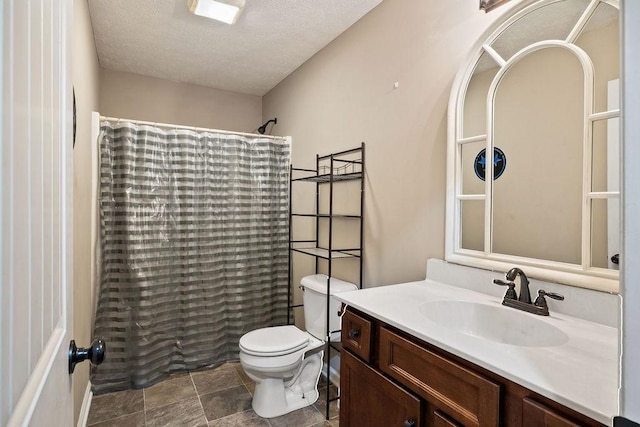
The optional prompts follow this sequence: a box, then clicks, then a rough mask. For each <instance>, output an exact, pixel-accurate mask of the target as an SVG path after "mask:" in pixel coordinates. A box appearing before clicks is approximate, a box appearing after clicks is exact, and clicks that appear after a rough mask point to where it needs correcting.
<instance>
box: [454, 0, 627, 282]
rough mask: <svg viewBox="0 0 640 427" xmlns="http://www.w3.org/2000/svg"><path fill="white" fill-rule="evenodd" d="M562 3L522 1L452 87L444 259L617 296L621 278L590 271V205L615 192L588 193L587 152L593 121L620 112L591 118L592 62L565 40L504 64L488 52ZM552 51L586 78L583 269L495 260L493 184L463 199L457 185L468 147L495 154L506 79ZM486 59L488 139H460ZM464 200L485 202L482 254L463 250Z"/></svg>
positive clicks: (612, 0)
mask: <svg viewBox="0 0 640 427" xmlns="http://www.w3.org/2000/svg"><path fill="white" fill-rule="evenodd" d="M558 1H560V0H524V1H522V3H521V4H520V5H518V6H516V10H515V12H514V14H513V15H512V16H511V17H510V18H508V19H506V20H505V21H504V22H502V23H496V24H495V25H494V26H493V27H491V28H489V29H488V30H487V31H486V32H485V34H484V35H483V36H482V37H481V38H480V39H479V41H478V43H476V47H475V48H474V50H473V51H472V54H471V55H470V60H469V62H468V63H466V64H465V65H463V66H462V67H461V68H460V70H459V71H458V74H457V75H456V78H455V80H454V83H453V89H452V91H451V96H450V98H449V111H448V119H449V123H448V131H449V134H448V144H447V164H448V167H447V190H446V191H447V194H446V212H447V215H446V222H445V232H446V239H445V259H446V260H447V261H451V262H457V263H460V264H465V265H471V266H474V267H479V268H489V269H503V270H504V269H507V268H510V267H512V266H513V265H514V264H516V265H517V264H522V265H527V266H528V267H527V271H528V273H529V274H531V275H532V276H533V277H540V278H543V279H545V280H550V281H559V282H562V283H568V284H572V285H576V286H581V287H588V288H592V289H597V290H603V291H607V292H616V291H617V290H618V279H619V273H618V272H617V271H609V270H606V269H599V268H593V267H590V263H591V259H590V253H591V223H590V222H591V208H590V206H591V200H593V199H596V198H607V197H619V194H618V193H616V192H607V193H606V194H604V193H602V194H601V193H600V192H592V191H591V175H592V171H591V151H592V150H591V148H592V144H593V141H592V125H593V122H594V121H595V120H605V119H609V118H615V117H618V116H620V110H612V111H605V112H600V113H594V112H593V80H594V71H593V64H592V62H591V59H590V57H589V56H588V55H587V53H586V52H584V51H583V50H582V49H580V48H579V47H578V46H576V45H574V44H572V43H570V42H567V41H565V40H546V41H540V42H537V43H533V44H531V45H529V46H526V47H524V48H523V49H521V50H520V51H519V52H517V53H516V54H514V55H513V56H512V57H511V58H509V59H508V60H507V61H505V60H504V59H503V58H502V57H501V56H500V55H499V54H498V53H497V52H496V51H495V50H494V49H493V48H492V47H491V45H492V43H493V42H494V41H495V40H496V39H497V38H498V37H499V36H500V35H501V34H502V33H503V32H504V31H505V30H507V29H508V28H509V27H510V26H511V25H512V24H513V23H514V22H516V21H517V20H518V19H520V18H522V17H524V16H525V15H527V14H529V13H531V12H533V11H535V10H537V9H539V8H541V7H544V6H547V5H549V4H552V3H556V2H558ZM601 2H604V3H607V4H610V5H611V6H614V7H618V8H619V5H618V1H617V0H591V2H590V3H589V5H588V6H587V8H586V9H585V11H584V12H583V14H582V15H581V17H580V19H579V20H578V21H577V22H576V25H575V26H574V27H573V28H572V31H571V32H570V34H569V36H568V37H567V40H568V41H574V40H575V38H577V37H578V36H579V34H580V32H581V31H582V29H583V28H584V26H585V25H586V23H587V22H588V19H589V18H590V17H591V15H592V14H593V13H594V11H595V10H596V8H597V6H598V5H599V4H600V3H601ZM550 47H559V48H564V49H567V50H569V51H570V52H571V53H573V54H574V55H575V56H576V57H577V58H578V60H579V61H580V63H581V65H582V69H583V73H584V85H583V93H584V112H583V113H584V114H583V117H584V120H583V148H582V149H583V159H584V164H583V177H582V226H581V254H582V256H581V263H580V264H564V263H558V262H553V261H548V260H538V259H533V258H524V257H516V256H508V255H502V254H495V253H492V252H491V245H492V232H493V215H492V209H493V206H492V205H493V204H492V202H491V200H492V198H491V196H492V180H490V179H488V180H485V194H484V195H477V194H473V195H464V194H462V185H461V181H462V179H461V178H460V177H461V171H460V169H461V165H462V150H461V146H462V145H463V144H466V143H470V142H481V141H483V140H485V141H486V146H485V150H486V152H487V153H490V152H492V150H493V127H492V124H493V114H494V112H493V104H494V101H495V93H496V90H497V88H498V86H499V84H500V81H501V79H502V78H503V77H504V75H505V73H506V72H507V71H508V70H509V69H510V68H511V67H512V66H513V65H515V64H516V63H517V62H518V61H520V60H522V59H523V58H524V57H525V56H526V55H528V54H531V53H533V52H535V51H537V50H540V49H546V48H550ZM485 52H486V53H487V54H488V55H490V56H491V57H492V58H493V59H494V60H495V61H496V62H497V63H498V64H499V65H500V66H501V68H500V70H499V71H498V73H497V74H496V75H495V77H494V79H493V81H492V83H491V86H490V89H489V92H488V96H487V126H486V135H476V136H472V137H463V131H464V129H463V126H462V123H463V120H462V119H461V118H462V117H463V114H464V111H463V110H464V101H465V96H466V89H467V87H468V85H469V82H470V80H471V78H472V77H473V73H474V71H475V68H476V64H477V62H478V61H479V59H480V57H481V56H482V55H483V54H484V53H485ZM485 173H486V176H489V177H491V176H493V163H492V162H488V163H487V167H486V172H485ZM462 200H485V201H486V203H485V217H484V227H485V229H484V233H485V235H484V250H483V251H472V250H465V249H463V248H462V247H461V246H462V238H461V231H460V228H461V226H460V224H461V201H462Z"/></svg>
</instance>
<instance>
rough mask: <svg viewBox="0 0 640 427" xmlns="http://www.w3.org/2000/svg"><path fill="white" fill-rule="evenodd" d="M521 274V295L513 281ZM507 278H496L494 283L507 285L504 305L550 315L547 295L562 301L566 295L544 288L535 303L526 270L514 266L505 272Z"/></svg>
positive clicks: (503, 300)
mask: <svg viewBox="0 0 640 427" xmlns="http://www.w3.org/2000/svg"><path fill="white" fill-rule="evenodd" d="M518 276H520V296H519V297H518V294H517V293H516V289H515V288H516V284H515V283H514V282H513V281H514V280H515V279H516V277H518ZM505 279H507V281H506V282H505V281H504V280H500V279H495V280H494V281H493V283H495V284H496V285H500V286H507V287H508V288H509V289H507V292H506V293H505V294H504V298H503V299H502V305H506V306H507V307H511V308H515V309H518V310H522V311H526V312H529V313H533V314H539V315H541V316H548V315H549V306H548V305H547V301H546V300H545V299H544V297H545V296H547V297H549V298H553V299H555V300H559V301H562V300H564V297H563V296H562V295H560V294H556V293H552V292H546V291H544V290H542V289H539V290H538V297H537V298H536V301H535V302H534V303H532V302H531V292H530V291H529V279H528V278H527V275H526V274H524V271H522V270H521V269H519V268H517V267H514V268H512V269H511V270H509V271H507V273H506V274H505Z"/></svg>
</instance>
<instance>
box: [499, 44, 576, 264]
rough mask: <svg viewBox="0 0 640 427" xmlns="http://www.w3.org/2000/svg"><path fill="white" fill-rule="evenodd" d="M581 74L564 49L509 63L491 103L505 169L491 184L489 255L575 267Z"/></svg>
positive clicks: (536, 54) (569, 54)
mask: <svg viewBox="0 0 640 427" xmlns="http://www.w3.org/2000/svg"><path fill="white" fill-rule="evenodd" d="M583 85H584V77H583V70H582V66H581V65H580V62H579V60H578V58H577V57H576V56H575V55H574V54H573V53H571V52H570V51H569V50H567V49H563V48H556V47H554V48H546V49H542V50H538V51H536V52H533V53H531V54H530V55H528V56H526V57H524V58H523V59H522V60H521V61H519V62H518V63H517V64H515V65H514V66H513V67H512V68H511V69H510V70H509V71H507V73H506V74H505V75H504V77H503V79H502V80H501V82H500V84H499V86H498V88H497V91H496V95H495V103H494V125H493V135H494V146H496V147H500V148H501V149H502V150H503V151H504V153H505V155H506V157H507V159H508V160H507V162H508V163H507V164H508V168H507V170H506V171H505V173H504V175H503V177H501V178H499V179H497V180H495V181H494V183H493V222H494V230H493V245H492V252H495V253H501V254H510V255H517V256H523V257H528V258H538V259H547V260H551V261H558V262H566V263H572V264H580V262H581V242H582V240H581V233H582V227H581V218H582V165H583V161H582V152H583V141H584V89H583Z"/></svg>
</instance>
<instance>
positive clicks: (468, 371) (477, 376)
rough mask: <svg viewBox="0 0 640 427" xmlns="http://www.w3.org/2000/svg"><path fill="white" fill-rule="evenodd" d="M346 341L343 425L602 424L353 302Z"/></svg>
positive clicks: (345, 327) (518, 426)
mask: <svg viewBox="0 0 640 427" xmlns="http://www.w3.org/2000/svg"><path fill="white" fill-rule="evenodd" d="M342 345H343V349H344V350H345V351H343V352H342V355H341V366H340V386H341V387H340V394H341V397H340V426H341V427H345V426H347V427H348V426H352V427H365V426H366V427H393V426H398V427H427V426H429V427H431V426H435V427H461V426H465V427H485V426H486V427H489V426H508V427H511V426H514V427H545V426H548V427H577V426H589V427H596V426H598V427H602V426H603V424H600V423H598V422H596V421H595V420H592V419H590V418H588V417H585V416H584V415H582V414H579V413H577V412H575V411H573V410H571V409H569V408H566V407H564V406H562V405H560V404H558V403H557V402H554V401H552V400H550V399H547V398H545V397H543V396H540V395H538V394H537V393H534V392H532V391H531V390H528V389H526V388H524V387H522V386H520V385H518V384H516V383H514V382H512V381H509V380H507V379H505V378H502V377H500V376H498V375H496V374H494V373H493V372H491V371H488V370H486V369H483V368H481V367H479V366H476V365H474V364H472V363H470V362H467V361H466V360H464V359H461V358H459V357H457V356H454V355H452V354H449V353H447V352H445V351H443V350H440V349H438V348H436V347H434V346H432V345H430V344H427V343H425V342H422V341H420V340H418V339H417V338H415V337H412V336H410V335H408V334H406V333H403V332H402V331H399V330H397V329H395V328H393V327H392V326H389V325H386V324H385V323H383V322H381V321H378V320H376V319H374V318H371V317H370V316H368V315H366V314H364V313H361V312H358V311H357V310H355V309H353V308H350V307H349V308H348V309H347V311H346V313H345V315H344V317H343V327H342Z"/></svg>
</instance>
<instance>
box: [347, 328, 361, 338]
mask: <svg viewBox="0 0 640 427" xmlns="http://www.w3.org/2000/svg"><path fill="white" fill-rule="evenodd" d="M359 337H360V330H359V329H351V330H350V331H349V338H351V339H352V340H355V339H356V338H359Z"/></svg>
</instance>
